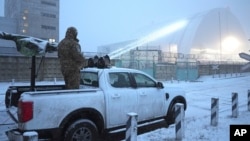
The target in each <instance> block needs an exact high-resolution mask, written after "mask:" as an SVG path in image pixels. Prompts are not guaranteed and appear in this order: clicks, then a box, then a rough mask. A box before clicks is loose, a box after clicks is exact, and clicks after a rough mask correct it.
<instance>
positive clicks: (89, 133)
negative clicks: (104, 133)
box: [64, 119, 98, 141]
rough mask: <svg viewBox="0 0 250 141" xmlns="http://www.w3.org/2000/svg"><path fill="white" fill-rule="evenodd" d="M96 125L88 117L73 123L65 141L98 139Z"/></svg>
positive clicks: (91, 140)
mask: <svg viewBox="0 0 250 141" xmlns="http://www.w3.org/2000/svg"><path fill="white" fill-rule="evenodd" d="M97 140H98V130H97V127H96V125H95V124H94V123H93V122H92V121H91V120H88V119H80V120H77V121H75V122H74V123H73V124H71V125H70V126H69V127H68V129H67V130H66V132H65V139H64V141H97Z"/></svg>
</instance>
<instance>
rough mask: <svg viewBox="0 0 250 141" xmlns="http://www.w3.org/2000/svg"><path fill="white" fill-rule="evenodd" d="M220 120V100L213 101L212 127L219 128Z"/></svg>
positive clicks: (214, 99) (213, 99)
mask: <svg viewBox="0 0 250 141" xmlns="http://www.w3.org/2000/svg"><path fill="white" fill-rule="evenodd" d="M218 118H219V98H212V99H211V125H212V126H217V125H218Z"/></svg>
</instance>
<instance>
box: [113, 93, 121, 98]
mask: <svg viewBox="0 0 250 141" xmlns="http://www.w3.org/2000/svg"><path fill="white" fill-rule="evenodd" d="M120 97H121V95H120V94H113V95H112V98H120Z"/></svg>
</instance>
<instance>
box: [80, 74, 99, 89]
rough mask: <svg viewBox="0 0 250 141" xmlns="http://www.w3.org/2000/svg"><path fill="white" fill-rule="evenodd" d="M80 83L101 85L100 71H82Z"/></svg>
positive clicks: (94, 85)
mask: <svg viewBox="0 0 250 141" xmlns="http://www.w3.org/2000/svg"><path fill="white" fill-rule="evenodd" d="M80 85H86V86H93V87H99V82H98V73H95V72H82V73H81V79H80Z"/></svg>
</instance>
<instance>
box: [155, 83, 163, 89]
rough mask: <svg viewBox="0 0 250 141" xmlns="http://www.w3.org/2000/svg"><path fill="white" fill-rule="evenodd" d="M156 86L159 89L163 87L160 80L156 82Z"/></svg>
mask: <svg viewBox="0 0 250 141" xmlns="http://www.w3.org/2000/svg"><path fill="white" fill-rule="evenodd" d="M156 87H157V88H161V89H162V88H164V86H163V84H162V82H157V84H156Z"/></svg>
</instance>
